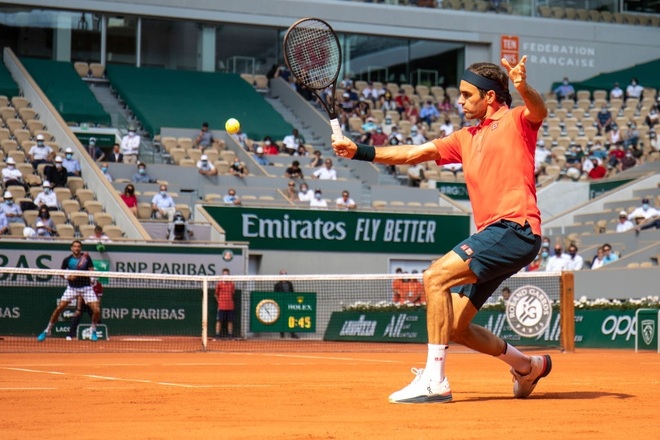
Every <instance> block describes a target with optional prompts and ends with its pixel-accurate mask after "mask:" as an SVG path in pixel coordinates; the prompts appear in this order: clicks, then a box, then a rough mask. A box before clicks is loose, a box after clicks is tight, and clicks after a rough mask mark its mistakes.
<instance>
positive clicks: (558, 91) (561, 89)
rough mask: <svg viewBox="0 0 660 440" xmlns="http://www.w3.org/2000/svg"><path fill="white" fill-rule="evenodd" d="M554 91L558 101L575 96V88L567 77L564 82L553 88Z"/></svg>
mask: <svg viewBox="0 0 660 440" xmlns="http://www.w3.org/2000/svg"><path fill="white" fill-rule="evenodd" d="M553 93H554V94H555V95H556V96H557V101H561V100H562V99H573V98H575V88H574V87H573V86H572V85H571V83H570V82H569V81H568V78H567V77H564V80H563V81H562V83H561V84H560V85H559V86H557V87H556V88H555V89H554V90H553Z"/></svg>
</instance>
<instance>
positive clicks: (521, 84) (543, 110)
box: [502, 55, 548, 124]
mask: <svg viewBox="0 0 660 440" xmlns="http://www.w3.org/2000/svg"><path fill="white" fill-rule="evenodd" d="M526 62H527V55H523V57H522V58H521V59H520V61H519V62H518V64H516V65H515V66H513V67H512V66H511V64H509V62H508V61H507V60H506V59H505V58H502V65H503V66H504V67H505V68H506V70H507V73H508V74H509V79H511V82H512V83H513V86H514V87H515V88H516V90H517V91H518V93H520V96H521V97H522V99H523V101H524V102H525V107H526V108H525V111H524V112H523V116H524V118H525V119H527V120H528V121H529V122H530V123H532V124H540V123H541V122H543V120H544V119H545V118H546V117H547V116H548V108H547V107H546V106H545V102H544V101H543V97H542V96H541V94H540V93H539V92H537V91H536V90H534V88H533V87H532V86H530V85H529V83H528V82H527V68H526V67H525V63H526Z"/></svg>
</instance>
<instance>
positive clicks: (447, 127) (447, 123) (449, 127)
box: [440, 116, 454, 136]
mask: <svg viewBox="0 0 660 440" xmlns="http://www.w3.org/2000/svg"><path fill="white" fill-rule="evenodd" d="M440 131H441V132H444V133H445V136H449V135H450V134H452V133H453V132H454V124H452V123H451V119H449V117H447V116H445V120H444V121H443V123H442V124H441V125H440Z"/></svg>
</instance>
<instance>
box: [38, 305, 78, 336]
mask: <svg viewBox="0 0 660 440" xmlns="http://www.w3.org/2000/svg"><path fill="white" fill-rule="evenodd" d="M69 303H70V301H64V300H61V301H60V302H59V303H58V304H57V307H55V310H53V313H52V314H51V315H50V320H49V321H48V325H47V326H46V329H45V330H44V331H43V332H41V333H40V334H39V336H38V337H37V340H38V341H39V342H42V341H43V340H44V339H46V337H47V336H50V331H51V329H52V328H53V326H54V325H55V323H56V322H57V318H59V317H60V314H61V313H62V312H63V311H64V309H66V308H67V306H68V305H69Z"/></svg>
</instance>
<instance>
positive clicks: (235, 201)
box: [222, 188, 241, 205]
mask: <svg viewBox="0 0 660 440" xmlns="http://www.w3.org/2000/svg"><path fill="white" fill-rule="evenodd" d="M222 201H223V202H224V203H225V204H227V205H240V204H241V199H240V198H238V196H237V195H236V190H235V189H234V188H229V189H228V190H227V194H225V196H224V197H223V198H222Z"/></svg>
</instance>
